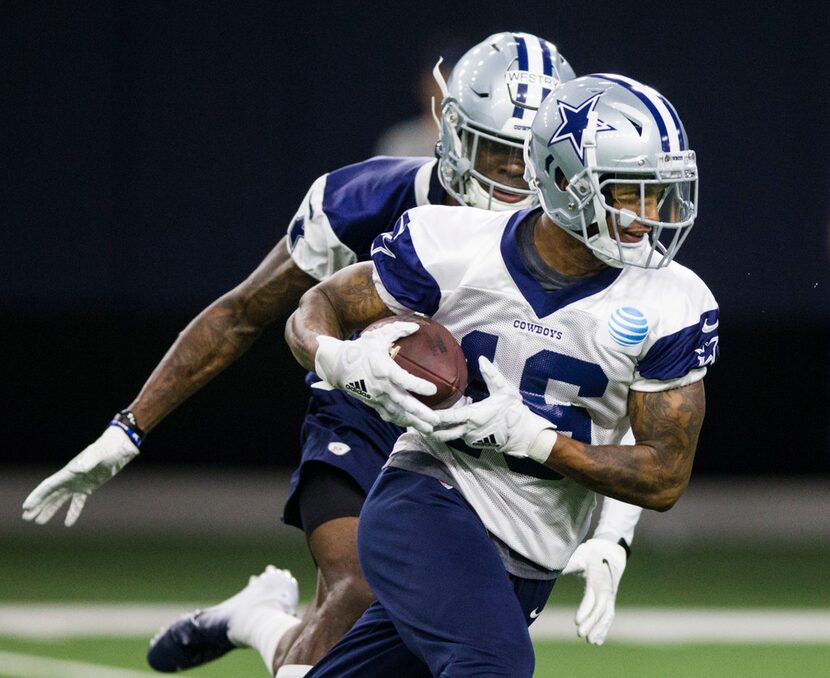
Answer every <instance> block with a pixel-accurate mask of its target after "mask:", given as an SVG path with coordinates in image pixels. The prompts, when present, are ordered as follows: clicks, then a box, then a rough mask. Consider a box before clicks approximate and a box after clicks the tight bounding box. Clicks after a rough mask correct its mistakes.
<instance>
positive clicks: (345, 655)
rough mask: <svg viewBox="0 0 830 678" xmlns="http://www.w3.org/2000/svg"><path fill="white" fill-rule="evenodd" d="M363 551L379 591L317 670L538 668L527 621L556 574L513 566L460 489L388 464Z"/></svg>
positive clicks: (364, 525) (372, 673) (374, 673)
mask: <svg viewBox="0 0 830 678" xmlns="http://www.w3.org/2000/svg"><path fill="white" fill-rule="evenodd" d="M358 552H359V554H360V563H361V566H362V568H363V572H364V574H365V575H366V579H367V581H368V582H369V585H370V586H371V587H372V590H373V591H374V593H375V595H376V596H377V599H378V601H377V602H376V603H375V604H373V605H372V606H371V607H370V608H369V609H368V610H367V611H366V613H365V614H364V615H363V616H362V617H361V618H360V619H359V620H358V621H357V622H356V623H355V625H354V627H352V629H351V631H349V632H348V633H347V634H346V635H345V636H344V637H343V638H342V639H341V640H340V642H338V643H337V645H335V646H334V647H333V648H332V649H331V651H329V653H328V654H327V655H326V656H325V657H324V658H323V659H322V660H321V661H320V662H319V663H318V664H317V666H315V668H314V669H313V670H312V671H311V672H310V673H309V674H308V676H331V677H336V678H348V677H350V676H354V677H355V678H357V677H358V676H360V677H361V678H367V677H368V678H371V677H377V678H381V677H383V678H388V677H393V678H410V677H412V678H415V677H417V678H420V677H422V676H423V677H428V676H441V677H442V678H460V677H462V676H469V677H470V678H472V677H473V676H475V677H476V678H496V677H497V676H498V677H501V678H522V677H524V676H527V677H528V678H530V676H532V675H533V666H534V656H533V646H532V644H531V641H530V635H529V633H528V630H527V626H528V624H530V623H531V622H532V620H533V618H534V617H535V616H536V615H537V614H538V612H540V611H541V610H542V608H543V607H544V605H545V602H546V601H547V598H548V596H549V595H550V591H551V589H552V587H553V581H538V580H531V579H522V578H520V577H515V576H512V575H509V574H508V573H507V572H506V571H505V569H504V566H503V565H502V562H501V560H500V558H499V556H498V553H497V552H496V550H495V548H494V546H493V544H492V542H491V541H490V539H489V537H488V534H487V531H486V529H485V528H484V525H483V523H482V522H481V520H480V519H479V518H478V516H477V515H476V514H475V512H474V511H473V509H472V508H471V507H470V505H469V504H468V503H467V502H466V500H465V499H464V498H463V497H462V496H461V494H460V493H459V492H458V491H457V490H455V489H451V488H450V489H448V488H447V487H446V486H445V485H444V484H442V483H441V482H439V481H438V480H435V479H434V478H430V477H428V476H424V475H422V474H419V473H413V472H411V471H404V470H401V469H396V468H387V469H385V470H384V471H383V472H382V473H381V475H380V476H379V478H378V480H377V482H376V483H375V485H374V487H373V488H372V491H371V492H370V494H369V496H368V498H367V499H366V503H365V504H364V506H363V511H362V513H361V514H360V524H359V528H358ZM531 612H533V617H531Z"/></svg>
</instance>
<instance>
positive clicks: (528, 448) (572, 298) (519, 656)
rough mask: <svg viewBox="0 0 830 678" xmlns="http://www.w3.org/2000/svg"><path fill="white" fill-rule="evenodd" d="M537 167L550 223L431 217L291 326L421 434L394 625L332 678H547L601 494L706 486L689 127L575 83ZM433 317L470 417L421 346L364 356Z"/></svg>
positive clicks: (382, 599) (548, 129)
mask: <svg viewBox="0 0 830 678" xmlns="http://www.w3.org/2000/svg"><path fill="white" fill-rule="evenodd" d="M525 157H526V166H527V176H528V179H529V185H530V186H531V187H532V188H533V189H535V190H536V191H537V193H538V196H539V199H540V204H541V206H540V207H538V208H532V209H521V210H516V211H512V212H508V213H504V212H484V211H482V210H470V209H467V208H463V207H442V206H423V207H417V208H414V209H411V210H409V211H407V212H406V213H405V214H404V215H403V216H402V217H401V219H400V220H399V221H398V223H397V224H396V226H395V229H394V230H393V231H392V232H390V233H386V234H383V235H382V236H380V237H379V238H377V239H376V241H375V247H374V248H373V250H372V262H365V263H358V264H355V265H353V266H351V267H349V268H347V269H344V270H342V271H339V272H338V273H337V274H335V275H333V276H331V277H330V278H328V279H327V280H326V281H324V282H322V283H320V284H319V285H318V286H316V287H315V288H313V289H312V290H310V291H309V292H307V293H306V294H305V295H304V296H303V298H302V299H301V301H300V305H299V308H298V310H297V311H296V312H295V313H294V314H293V315H292V317H291V318H290V319H289V321H288V323H287V325H286V339H287V341H288V343H289V346H290V347H291V349H292V351H293V353H294V355H295V356H296V357H297V359H298V360H299V362H300V363H301V364H302V365H304V366H306V367H308V368H312V367H313V368H314V369H315V372H316V374H317V375H318V376H319V377H320V378H321V379H323V380H324V381H325V382H326V383H327V384H329V385H331V386H334V387H336V388H341V389H346V387H347V386H348V385H349V384H352V383H354V382H355V381H359V382H360V384H361V389H360V390H359V391H354V390H352V391H348V392H349V393H350V396H351V397H353V398H355V399H357V400H360V401H362V402H365V403H367V404H368V405H370V406H371V407H373V408H375V409H377V410H378V411H379V412H380V413H381V414H382V416H384V417H385V418H387V419H390V420H392V421H395V422H397V423H399V424H401V425H404V424H405V425H408V427H409V428H408V429H407V431H406V432H405V433H403V434H402V435H401V436H400V438H399V439H398V441H397V442H396V443H395V446H394V449H393V452H392V454H391V456H390V458H389V461H388V462H387V464H386V465H385V467H384V469H383V471H382V472H381V474H380V476H379V478H378V480H377V481H376V483H375V484H374V486H373V488H372V490H371V492H370V493H369V495H368V497H367V499H366V502H365V504H364V506H363V511H362V513H361V519H360V527H359V531H358V552H359V556H360V562H361V565H362V567H363V572H364V575H365V576H366V579H367V581H368V583H369V585H370V587H371V589H372V591H373V592H374V594H375V596H376V601H375V602H374V603H373V604H372V605H371V606H370V607H369V609H368V610H367V611H366V612H365V613H364V615H363V616H362V617H361V619H360V620H358V622H357V623H356V624H355V626H354V627H353V628H352V629H351V630H350V631H349V632H348V633H347V634H346V635H345V636H344V637H343V638H342V639H341V640H340V641H339V642H338V643H337V644H336V645H335V646H334V648H332V650H331V651H330V652H329V653H327V654H326V656H325V657H324V658H323V659H322V660H321V661H320V662H319V663H318V664H316V665H315V667H314V668H313V669H312V670H311V671H310V672H309V674H308V675H309V676H315V677H316V676H332V677H335V676H336V677H337V678H348V677H350V676H355V677H357V676H360V677H363V676H392V675H395V676H399V675H405V676H453V677H454V678H455V677H466V676H469V677H471V678H472V677H476V678H480V677H482V676H487V677H496V676H501V677H504V678H524V677H526V678H530V676H532V674H533V670H534V655H533V646H532V644H531V641H530V636H529V634H528V631H527V626H528V625H529V624H530V623H532V621H533V619H534V618H535V617H536V616H538V614H539V611H540V610H541V609H542V608H543V607H544V605H545V603H546V601H547V599H548V596H549V594H550V592H551V589H552V588H553V585H554V582H555V580H556V578H557V577H558V575H559V574H560V573H561V572H562V571H563V569H564V568H566V566H567V565H568V563H569V561H570V560H571V559H572V556H573V555H574V553H575V551H576V550H577V548H578V545H579V544H580V542H581V540H582V537H583V536H584V534H585V531H586V530H587V527H588V522H589V520H590V515H591V511H592V509H593V506H594V492H599V493H602V494H604V495H606V496H611V497H615V498H617V499H619V500H622V501H625V502H630V503H632V504H636V505H639V506H642V507H646V508H651V509H656V510H659V511H665V510H667V509H669V508H670V507H671V506H672V505H673V504H674V503H675V502H676V501H677V499H678V498H679V496H680V495H681V494H682V493H683V491H684V490H685V488H686V485H687V484H688V480H689V476H690V473H691V468H692V461H693V458H694V453H695V447H696V445H697V439H698V435H699V432H700V428H701V425H702V422H703V416H704V410H705V398H704V389H703V378H704V376H705V374H706V370H707V368H708V365H710V364H712V363H713V362H714V361H715V360H716V357H717V352H718V333H717V329H718V307H717V304H716V302H715V300H714V297H713V296H712V294H711V292H710V291H709V289H708V288H707V287H706V285H705V284H704V283H703V282H702V281H701V280H700V278H698V277H697V276H696V275H695V274H694V273H693V272H692V271H691V270H689V269H688V268H686V267H684V266H682V265H680V264H678V263H677V262H675V261H674V257H675V255H676V253H677V251H678V249H679V248H680V246H681V245H682V243H683V241H684V240H685V238H686V237H687V235H688V233H689V231H690V229H691V228H692V225H693V224H694V221H695V217H696V214H697V204H698V193H697V184H698V174H697V161H696V157H695V153H694V152H693V151H692V150H690V149H689V147H688V141H687V137H686V132H685V130H684V128H683V126H682V124H681V122H680V118H679V117H678V115H677V112H676V111H675V109H674V108H673V106H672V105H671V104H670V103H669V102H668V101H667V100H666V99H665V98H664V97H662V96H661V95H660V94H659V93H658V92H656V91H655V90H653V89H652V88H650V87H647V86H645V85H643V84H641V83H639V82H636V81H634V80H631V79H629V78H626V77H623V76H618V75H612V74H599V75H594V76H586V77H582V78H576V79H573V80H570V81H566V82H563V83H562V84H560V85H559V86H558V87H557V88H556V89H554V90H553V92H552V93H551V94H550V96H549V97H548V98H547V99H545V101H544V102H543V103H542V104H541V106H540V109H539V112H538V113H537V115H536V117H535V119H534V122H533V123H532V128H531V132H530V134H529V135H528V139H527V146H526V156H525ZM413 312H415V313H423V314H425V315H428V316H431V317H433V318H434V319H436V320H438V321H439V322H441V323H442V324H443V325H444V326H445V327H446V328H447V329H448V330H449V331H450V332H451V333H452V334H453V335H454V336H455V338H456V339H457V340H458V341H459V343H460V344H461V347H462V349H463V351H464V353H465V355H466V358H467V363H468V367H469V370H470V375H469V376H470V384H469V387H468V389H467V396H468V397H467V398H466V400H464V401H461V403H460V404H459V405H458V406H456V407H453V408H451V409H448V410H442V411H438V412H436V411H433V410H430V409H428V408H427V407H426V406H424V405H423V404H421V403H420V402H418V401H417V400H414V399H413V398H412V393H413V392H414V393H417V394H422V395H431V394H432V393H434V392H435V386H434V385H433V384H431V383H429V382H427V381H424V380H422V379H419V378H416V377H414V376H413V375H410V374H408V373H405V372H403V370H402V369H401V368H400V367H399V366H397V365H396V364H395V363H394V361H393V359H392V357H391V356H390V348H391V344H392V342H393V341H394V340H395V339H396V338H397V337H398V336H400V335H402V334H405V333H408V332H411V331H413V330H414V329H415V328H417V325H415V323H411V322H406V321H405V320H401V321H397V322H392V323H385V324H383V325H382V326H380V327H379V328H377V329H373V330H370V331H365V332H363V333H362V334H361V335H360V336H359V337H358V338H357V339H354V340H348V338H349V334H350V333H351V332H354V331H357V330H360V329H362V328H365V327H366V326H367V325H369V324H370V323H372V322H374V321H376V320H379V319H381V318H385V317H389V316H394V315H396V314H407V313H413ZM413 326H414V327H413ZM540 328H541V331H539V330H540ZM629 429H630V430H631V431H632V432H633V436H634V439H633V440H631V441H630V442H629V441H626V434H627V432H628V431H629ZM586 543H587V542H586Z"/></svg>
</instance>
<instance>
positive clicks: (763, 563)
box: [0, 531, 830, 678]
mask: <svg viewBox="0 0 830 678" xmlns="http://www.w3.org/2000/svg"><path fill="white" fill-rule="evenodd" d="M0 553H2V557H0V605H2V604H11V603H14V604H17V605H23V606H24V607H25V604H26V603H29V602H32V603H41V604H42V603H48V602H64V603H67V602H69V603H73V602H77V603H79V604H81V603H89V602H123V603H125V604H126V603H171V602H173V603H175V602H177V601H186V604H190V603H211V602H215V601H217V600H219V599H221V598H224V597H226V596H228V595H230V594H232V593H234V592H235V591H236V590H238V589H239V588H240V587H241V586H242V585H243V584H244V582H245V581H246V578H247V575H248V574H252V573H255V572H258V571H260V570H261V569H262V568H263V566H264V565H265V564H266V563H267V562H273V563H275V564H277V565H279V566H283V567H289V568H291V570H292V571H293V572H294V573H295V575H296V576H297V578H298V580H299V582H300V586H301V593H302V597H303V598H304V599H308V597H309V595H310V592H311V590H312V587H313V581H314V573H313V567H312V563H311V561H310V558H309V557H308V555H307V553H306V550H305V546H304V543H303V541H302V539H301V538H297V539H282V540H280V541H279V542H274V541H270V540H267V539H261V540H258V539H238V540H233V539H226V538H221V539H220V538H217V539H206V538H190V539H173V538H161V537H158V538H144V537H141V538H134V537H124V538H118V539H103V538H102V539H90V538H84V539H72V538H70V537H69V536H68V535H67V534H66V533H58V532H57V531H55V532H52V531H50V532H48V533H47V532H41V533H35V532H34V531H33V534H32V535H27V536H26V537H25V538H24V537H13V538H12V537H0ZM828 562H830V547H821V546H801V547H786V548H785V547H772V546H766V547H765V546H758V545H755V546H753V545H743V546H735V545H727V544H711V545H706V546H700V545H698V546H694V547H688V548H673V549H662V550H655V549H650V548H645V547H641V548H637V549H635V552H634V555H633V556H632V559H631V562H630V564H629V567H628V569H627V572H626V575H625V577H624V578H623V584H622V588H621V591H620V595H619V599H618V604H619V606H620V607H621V608H625V607H626V606H630V607H634V606H639V607H660V608H675V607H678V608H680V607H685V608H688V607H693V608H711V607H717V608H741V609H744V610H746V609H752V608H782V609H783V608H788V609H789V608H798V609H810V610H818V611H830V578H829V577H828V575H827V572H828V567H827V563H828ZM580 595H581V584H580V581H579V580H578V579H575V578H572V577H566V578H563V579H562V580H561V582H559V583H558V584H557V586H556V589H555V590H554V596H553V598H552V599H551V603H550V604H549V608H557V609H565V610H573V609H575V606H576V604H577V602H578V601H579V598H580ZM183 604H185V603H183ZM185 610H186V608H184V607H183V609H182V611H185ZM0 614H2V612H0ZM148 639H149V634H148V635H147V636H146V637H124V638H95V637H92V638H64V637H60V638H35V637H31V638H29V637H21V636H20V635H19V634H18V637H14V638H12V637H9V636H6V637H3V636H2V635H0V676H3V677H8V678H31V677H32V676H50V675H51V676H56V677H58V678H74V677H75V676H83V677H84V678H110V676H111V677H112V678H129V677H130V676H134V675H138V674H136V673H135V672H139V673H146V674H147V675H152V674H151V672H150V671H149V669H148V668H146V664H145V663H144V653H145V651H146V647H147V642H148ZM536 648H537V672H536V676H539V677H546V676H550V677H553V676H568V677H569V678H577V677H580V676H586V677H588V676H615V677H616V676H623V677H627V676H632V677H640V676H642V677H651V676H654V677H655V678H656V677H658V676H660V677H663V676H681V677H685V676H689V677H691V676H706V677H708V676H724V677H727V676H728V678H741V677H743V676H747V677H753V678H754V677H756V676H758V677H769V678H773V677H775V678H778V677H781V676H784V677H787V676H809V677H812V676H830V643H828V644H824V645H817V644H810V643H796V644H789V645H786V644H774V645H769V644H761V645H756V644H710V643H707V644H669V645H648V644H638V643H631V642H619V641H614V639H613V631H612V636H611V639H610V641H609V642H608V643H607V644H606V645H605V646H603V647H601V648H595V647H589V646H587V645H584V644H582V643H578V642H560V641H547V640H539V641H537V642H536ZM50 659H51V660H60V661H61V662H64V663H60V664H53V663H50V662H49V661H48V660H50ZM38 662H41V663H40V664H38ZM66 662H70V663H66ZM71 662H77V663H71ZM96 667H97V668H96ZM103 667H120V668H121V669H122V670H121V671H115V672H113V670H110V669H105V668H103ZM127 669H129V670H131V671H127V672H126V673H125V672H124V670H127ZM185 675H188V676H193V678H212V677H219V676H230V677H237V676H265V675H266V674H265V672H264V670H263V669H262V664H261V661H260V659H259V656H258V655H257V654H256V653H255V652H253V651H240V652H235V653H231V655H229V656H228V657H226V658H224V659H222V660H220V661H218V662H215V663H213V664H210V665H207V666H205V667H202V668H200V669H198V670H194V671H190V672H188V673H187V674H185Z"/></svg>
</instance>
